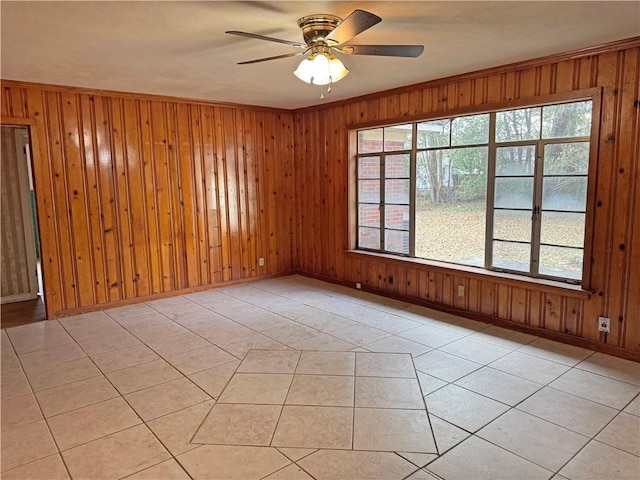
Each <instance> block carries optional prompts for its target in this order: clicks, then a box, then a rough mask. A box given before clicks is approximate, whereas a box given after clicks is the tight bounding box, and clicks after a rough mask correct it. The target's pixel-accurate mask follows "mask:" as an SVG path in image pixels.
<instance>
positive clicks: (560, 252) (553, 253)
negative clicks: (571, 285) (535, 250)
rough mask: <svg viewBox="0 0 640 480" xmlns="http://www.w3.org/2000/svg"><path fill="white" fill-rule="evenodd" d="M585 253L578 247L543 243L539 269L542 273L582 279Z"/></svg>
mask: <svg viewBox="0 0 640 480" xmlns="http://www.w3.org/2000/svg"><path fill="white" fill-rule="evenodd" d="M583 254H584V252H583V251H582V250H581V249H577V248H561V247H548V246H546V245H541V246H540V266H539V268H538V271H539V272H540V274H541V275H550V276H553V277H561V278H570V279H572V280H580V279H581V278H582V257H583Z"/></svg>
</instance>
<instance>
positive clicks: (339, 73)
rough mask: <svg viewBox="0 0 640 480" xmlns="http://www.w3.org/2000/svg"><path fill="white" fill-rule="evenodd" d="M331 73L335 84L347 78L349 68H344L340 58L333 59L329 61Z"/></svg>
mask: <svg viewBox="0 0 640 480" xmlns="http://www.w3.org/2000/svg"><path fill="white" fill-rule="evenodd" d="M329 72H330V73H331V81H332V82H334V83H335V82H337V81H339V80H342V79H343V78H344V77H346V76H347V74H348V73H349V70H347V67H345V66H344V64H343V63H342V62H341V61H340V59H339V58H338V57H333V58H332V59H331V60H330V61H329Z"/></svg>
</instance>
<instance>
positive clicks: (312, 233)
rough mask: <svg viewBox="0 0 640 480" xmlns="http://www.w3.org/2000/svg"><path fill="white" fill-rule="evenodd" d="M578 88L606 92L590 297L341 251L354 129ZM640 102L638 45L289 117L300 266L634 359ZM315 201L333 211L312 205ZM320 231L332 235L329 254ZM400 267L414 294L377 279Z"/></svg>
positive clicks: (639, 319) (639, 320)
mask: <svg viewBox="0 0 640 480" xmlns="http://www.w3.org/2000/svg"><path fill="white" fill-rule="evenodd" d="M586 88H600V89H601V91H602V103H601V118H600V119H599V120H600V124H601V131H600V138H599V146H598V152H597V162H596V168H595V170H594V171H593V172H591V174H592V175H593V176H594V177H595V192H594V193H595V194H594V198H593V204H594V205H595V208H594V212H593V225H592V230H590V232H592V235H593V238H592V239H591V242H592V246H593V248H592V258H590V259H589V258H587V259H585V262H590V266H591V282H590V283H591V284H590V288H591V289H592V290H593V294H592V295H591V296H588V295H586V294H576V293H574V292H572V291H571V290H569V289H567V290H566V291H563V290H558V289H555V290H554V289H551V290H550V289H549V287H547V286H545V285H543V284H537V283H530V284H528V285H527V284H523V283H522V282H517V283H514V282H513V281H511V280H509V279H504V278H500V277H499V276H490V275H486V276H483V277H482V276H480V277H479V276H478V274H476V273H473V274H472V273H468V274H467V273H465V272H464V271H460V270H455V269H450V270H448V271H447V269H443V267H442V266H437V267H435V266H430V265H429V264H428V263H427V264H413V263H412V264H408V263H406V262H405V263H403V261H402V260H398V259H392V258H387V257H376V256H371V255H366V258H364V259H363V260H362V261H359V260H358V257H359V256H360V254H357V253H349V252H348V250H349V247H350V244H349V234H350V232H349V229H350V228H351V227H350V225H349V223H348V222H347V221H344V222H342V223H341V222H339V221H337V218H336V216H337V215H339V214H341V215H345V214H346V212H347V210H348V208H349V205H347V204H346V203H345V199H347V198H349V197H348V192H347V188H348V181H349V171H350V170H349V169H350V168H352V167H351V166H350V162H351V161H352V159H350V158H349V156H348V148H347V145H348V134H349V128H350V126H351V125H357V124H360V125H371V126H374V125H376V123H378V124H384V123H387V124H388V123H400V122H403V121H405V120H404V117H406V116H407V115H413V116H414V117H413V118H414V119H415V118H416V117H415V116H416V115H417V116H420V117H422V118H429V117H434V116H440V115H446V113H447V112H448V111H451V110H455V109H467V110H470V109H474V108H476V109H478V110H482V108H483V105H489V104H496V103H500V102H508V101H510V100H519V101H522V100H529V99H530V100H531V101H532V102H535V98H536V96H540V95H548V94H554V93H570V92H572V91H576V90H580V89H586ZM639 92H640V40H639V39H631V40H630V41H627V42H626V43H625V44H624V45H620V46H617V47H615V46H614V47H611V46H608V47H605V48H602V49H600V50H597V49H594V50H592V51H591V52H588V53H583V54H582V55H577V56H575V57H574V58H570V56H569V55H567V56H566V57H565V58H555V59H554V58H550V59H542V60H540V61H538V62H527V63H526V64H522V65H521V66H519V65H515V66H513V67H501V68H498V69H495V70H494V71H485V72H479V73H472V74H469V75H463V76H460V77H455V78H452V79H448V80H447V79H445V80H439V81H435V82H429V83H425V84H420V85H415V86H412V87H406V88H402V89H398V90H396V91H393V90H392V91H389V92H381V93H379V94H375V95H369V96H366V97H361V98H356V99H352V100H346V101H342V102H338V103H335V104H328V105H323V106H319V107H312V108H308V109H302V110H298V111H296V112H295V118H294V125H295V138H296V143H297V146H299V147H300V148H296V152H295V162H296V165H295V169H296V174H297V178H299V179H300V181H299V182H298V188H297V189H296V205H297V210H298V215H297V217H296V218H297V225H296V236H297V239H298V243H297V250H296V252H297V262H298V268H299V269H300V270H302V271H304V272H308V273H310V274H313V275H315V276H319V277H323V278H327V279H332V280H335V281H339V282H341V283H346V284H350V283H355V282H361V283H363V285H364V286H365V288H366V287H368V288H370V289H377V290H380V291H383V292H386V293H389V294H401V295H404V296H405V297H409V298H416V299H420V300H426V301H428V302H431V303H435V304H439V305H441V306H443V307H446V308H448V309H455V310H457V311H460V312H470V313H473V312H478V313H481V314H484V315H489V316H492V317H495V318H500V319H505V320H507V321H510V322H513V323H514V324H520V325H522V324H524V325H528V326H530V327H534V328H544V329H548V330H550V331H553V332H563V333H565V334H568V335H573V336H577V337H582V338H584V339H587V340H592V341H595V342H602V343H605V342H606V343H607V344H609V345H613V346H616V347H621V348H623V349H627V350H628V351H631V352H635V353H636V354H638V353H640V280H639V279H640V273H639V272H640V260H639V259H640V239H638V235H639V232H640V226H639V224H640V220H638V219H639V218H640V187H639V186H638V184H639V182H640V167H639V165H638V163H639V162H640V145H639V143H640V142H639V140H638V138H639V137H640V93H639ZM327 125H330V126H331V128H327V127H326V126H327ZM338 199H339V200H338ZM323 201H329V202H330V203H331V204H332V205H330V206H329V207H327V206H326V205H322V204H320V202H323ZM327 211H328V212H332V213H330V214H327V213H326V212H327ZM325 231H331V232H333V236H332V237H331V239H330V242H329V243H328V244H327V243H325V242H326V241H327V238H325V237H326V235H325V234H324V233H323V232H325ZM331 242H333V243H331ZM402 268H407V276H406V278H407V281H411V282H413V283H417V285H413V286H411V287H409V286H407V287H406V288H405V287H402V288H399V287H398V286H397V285H396V284H394V285H389V282H388V281H387V278H386V277H385V276H388V275H389V274H391V273H393V274H394V275H397V272H398V271H399V270H400V269H402ZM460 284H462V285H465V291H466V296H465V298H464V299H461V298H460V297H458V296H457V286H458V285H460ZM600 315H603V316H607V317H609V318H611V320H612V322H611V324H612V331H611V334H610V335H608V336H607V337H605V336H604V335H602V334H601V333H599V332H598V331H597V322H596V319H597V317H598V316H600ZM639 358H640V357H639Z"/></svg>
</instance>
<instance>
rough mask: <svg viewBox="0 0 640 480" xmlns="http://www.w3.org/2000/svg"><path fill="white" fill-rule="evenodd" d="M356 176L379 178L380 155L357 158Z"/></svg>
mask: <svg viewBox="0 0 640 480" xmlns="http://www.w3.org/2000/svg"><path fill="white" fill-rule="evenodd" d="M358 178H380V157H360V158H358Z"/></svg>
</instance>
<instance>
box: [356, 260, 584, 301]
mask: <svg viewBox="0 0 640 480" xmlns="http://www.w3.org/2000/svg"><path fill="white" fill-rule="evenodd" d="M345 253H346V255H347V256H348V257H351V258H360V259H363V258H365V259H367V258H368V259H380V260H384V261H385V262H391V263H397V264H399V265H403V266H405V267H407V266H411V267H418V268H419V267H426V268H428V269H430V270H435V271H439V272H441V273H445V274H448V275H462V276H465V277H469V278H475V279H478V280H485V281H486V280H493V281H495V282H498V283H505V284H509V285H512V286H515V287H519V288H527V289H535V290H538V291H544V292H550V293H555V294H559V295H563V296H566V297H573V298H581V299H589V298H591V296H592V295H594V294H595V292H594V291H593V290H585V289H583V288H582V286H580V285H571V284H569V283H564V282H557V281H554V280H547V279H542V278H530V277H523V276H520V275H514V274H511V273H504V272H494V271H492V270H484V269H482V268H477V267H470V266H466V265H455V264H451V263H446V262H438V261H435V260H424V259H420V258H409V257H398V256H396V255H389V254H386V253H377V252H368V251H364V250H346V252H345Z"/></svg>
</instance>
